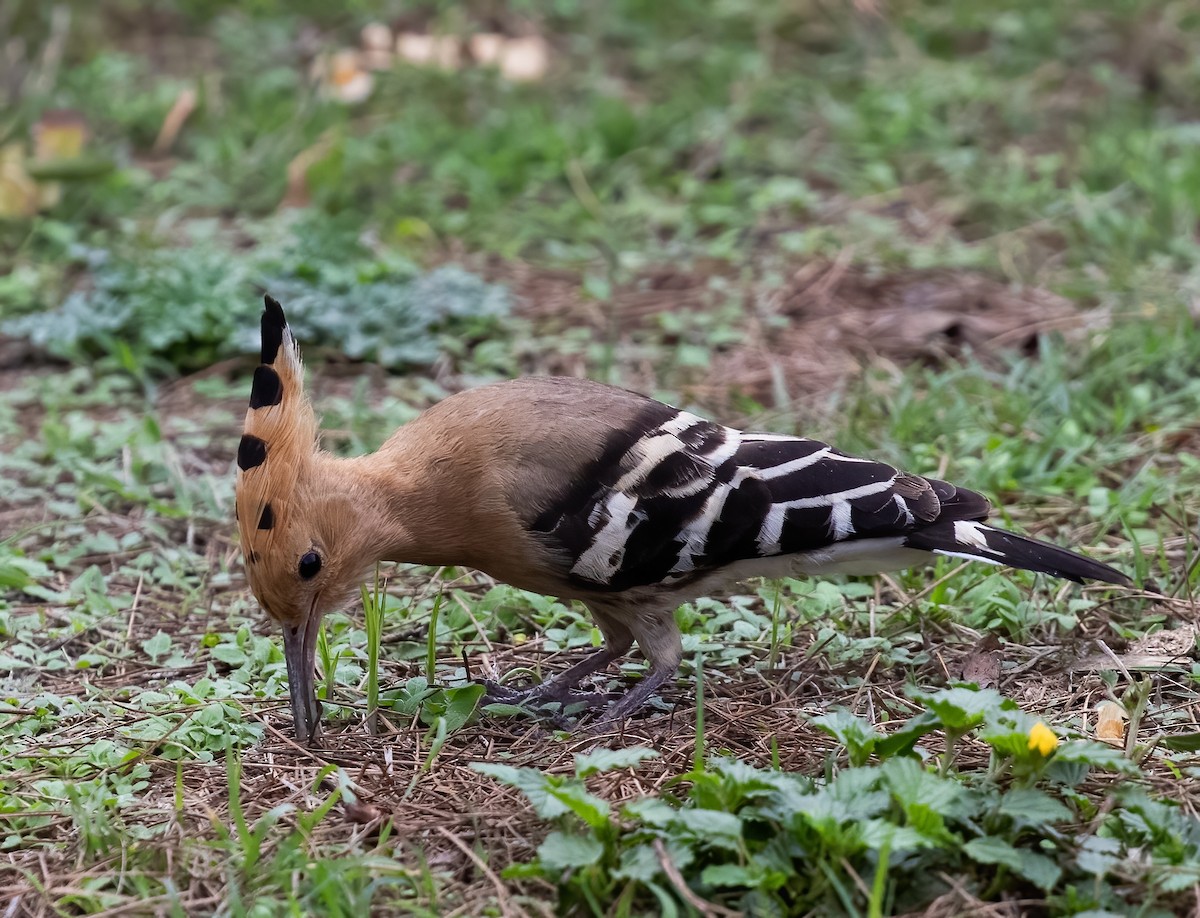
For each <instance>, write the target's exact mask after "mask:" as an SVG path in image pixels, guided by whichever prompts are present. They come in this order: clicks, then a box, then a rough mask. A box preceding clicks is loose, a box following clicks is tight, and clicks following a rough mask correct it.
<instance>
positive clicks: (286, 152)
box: [0, 0, 1200, 369]
mask: <svg viewBox="0 0 1200 918" xmlns="http://www.w3.org/2000/svg"><path fill="white" fill-rule="evenodd" d="M1198 18H1200V10H1198V9H1197V8H1195V6H1194V4H1191V3H1187V2H1160V0H1154V2H1151V0H1115V2H1105V3H1088V2H1069V3H1052V4H1046V3H1035V2H1031V0H1006V2H1002V3H995V4H987V5H980V4H977V3H974V2H968V0H949V2H915V0H909V2H897V3H889V4H882V3H876V2H873V0H861V2H857V3H841V2H830V0H787V2H785V0H772V2H758V0H721V2H716V3H709V2H698V0H697V2H689V0H671V2H644V0H619V2H613V3H606V4H591V3H585V2H582V0H554V2H533V0H527V2H510V3H482V2H480V3H467V4H460V3H449V2H444V3H408V2H405V3H401V2H392V3H388V2H366V0H359V2H349V3H344V4H336V5H332V4H325V3H317V2H309V0H304V2H282V0H279V2H275V0H254V2H246V3H241V2H238V3H235V2H219V0H157V2H133V0H100V2H89V3H59V4H55V3H44V2H35V0H13V2H9V3H7V4H5V5H4V9H3V12H0V30H2V31H3V32H4V33H5V34H7V35H9V36H10V38H9V40H8V42H7V43H6V45H5V49H4V60H3V70H2V75H3V83H2V87H3V92H4V95H5V100H4V101H5V104H4V113H3V115H2V116H0V147H2V148H3V149H4V151H5V154H4V160H3V162H4V163H5V165H4V168H3V173H2V177H0V212H2V213H3V214H4V215H5V217H6V219H5V220H4V222H3V225H2V226H0V274H3V275H4V276H3V278H2V279H0V303H2V304H3V306H2V308H3V311H4V315H5V316H6V317H7V318H8V319H9V320H10V321H6V322H4V324H3V325H0V328H2V329H3V330H4V331H5V332H6V333H8V334H10V335H18V336H23V337H28V338H29V339H30V340H32V341H34V342H36V343H37V344H39V345H41V346H44V347H47V348H49V349H50V350H52V351H54V352H56V353H58V354H60V355H64V356H72V355H77V356H87V355H89V354H95V353H96V352H97V350H100V351H104V350H111V349H112V347H113V346H114V345H113V340H114V339H116V338H122V339H124V341H125V342H126V345H128V346H130V347H132V348H133V349H134V350H135V351H144V352H145V354H146V359H150V357H151V355H154V356H155V357H157V358H160V359H164V358H165V359H166V360H167V361H168V363H171V364H175V365H176V366H178V367H180V368H184V369H192V368H196V367H198V366H202V365H205V364H206V363H208V362H210V361H211V360H212V359H213V358H214V357H216V356H227V355H229V354H231V353H233V352H235V351H236V350H237V349H238V347H241V346H243V345H244V341H238V339H237V338H236V336H235V334H234V329H237V328H242V327H244V326H245V325H246V320H247V319H248V318H249V317H251V316H252V315H253V314H254V312H255V310H256V308H257V307H256V306H255V304H254V300H255V296H254V295H253V294H254V288H255V287H256V286H259V287H261V286H264V285H266V284H267V283H268V282H271V283H275V282H277V281H280V280H284V281H286V282H287V284H288V287H287V289H288V290H289V292H294V293H300V292H302V291H307V292H308V293H310V294H312V295H313V296H316V297H322V296H328V297H333V298H334V300H336V298H337V297H338V296H339V295H341V293H342V292H344V291H346V290H349V289H351V288H353V287H354V286H355V285H357V284H360V283H367V284H370V285H373V286H372V290H373V291H374V293H373V294H372V295H371V296H369V297H367V298H366V299H367V300H369V301H370V302H364V303H363V304H361V308H362V309H364V310H366V311H367V312H378V310H379V309H380V308H382V310H383V311H382V312H378V314H377V315H375V316H374V317H371V318H366V319H364V320H363V321H361V322H358V323H357V326H356V327H355V328H346V329H345V330H344V332H341V333H339V332H338V330H337V329H336V328H335V327H334V326H336V322H334V321H332V320H329V321H326V322H325V326H324V327H323V331H324V332H326V333H328V334H330V335H331V336H332V337H330V338H329V343H330V344H331V345H333V346H336V347H341V348H344V349H345V350H347V352H349V353H351V354H352V355H353V356H364V357H371V358H373V359H383V360H384V361H386V362H390V363H393V364H400V363H404V362H406V361H417V362H421V361H427V360H428V356H429V347H427V346H418V347H417V348H416V350H411V349H408V348H401V349H400V351H397V352H390V351H387V352H385V351H377V350H374V349H372V348H371V347H370V346H369V345H365V344H364V343H363V342H362V340H361V336H362V335H363V334H369V333H370V330H371V329H374V328H377V327H380V323H386V322H387V321H388V320H389V319H390V318H391V317H392V316H393V311H392V310H393V307H394V316H395V319H396V321H397V322H398V323H399V327H402V328H404V329H406V332H405V334H406V335H407V334H413V335H417V336H420V335H421V334H423V332H421V331H419V329H422V328H424V329H427V330H428V329H433V328H438V329H443V330H444V329H446V328H451V329H453V328H454V327H455V326H454V324H453V323H454V321H455V320H454V318H453V316H459V317H463V316H466V315H468V314H470V315H478V316H481V317H488V316H491V317H493V318H494V317H497V316H499V315H500V314H501V313H503V312H504V311H505V309H506V308H507V307H506V306H505V305H504V304H503V303H502V301H503V300H504V294H503V293H499V292H486V291H484V290H483V288H480V289H478V290H475V289H474V288H472V291H473V292H471V293H466V292H465V291H466V288H462V289H459V288H458V287H454V286H453V284H451V287H452V288H453V289H448V291H447V293H446V295H445V297H443V298H442V299H443V303H447V302H449V301H451V300H455V298H456V297H459V296H460V295H461V296H466V297H467V299H468V300H470V298H471V297H475V301H474V302H467V301H466V300H464V301H462V302H458V303H457V304H456V305H454V306H453V308H451V309H450V311H449V313H446V314H445V315H443V314H441V313H439V312H438V311H437V310H434V311H432V312H431V313H430V314H429V315H420V316H418V315H414V309H415V310H416V311H417V312H420V309H421V304H422V303H423V302H424V301H425V298H424V297H423V296H419V297H416V298H415V299H414V298H413V297H412V295H411V292H404V291H406V290H407V289H408V288H407V285H408V284H410V283H412V281H413V280H414V278H415V277H416V276H417V274H418V273H419V272H420V271H421V270H423V269H427V268H429V267H432V266H435V265H438V264H443V263H446V262H448V261H455V262H462V261H463V260H464V259H466V261H467V262H468V263H467V264H466V267H467V268H468V269H473V270H477V271H478V270H482V269H483V267H484V266H486V264H487V258H488V257H494V258H498V259H501V260H505V261H507V262H510V263H511V262H514V261H518V260H519V261H520V262H522V263H530V264H534V265H537V266H541V267H553V268H569V269H571V270H573V271H577V272H579V273H580V275H581V276H582V277H583V280H584V283H585V284H586V289H587V291H588V292H589V293H590V294H592V295H593V296H595V298H597V299H601V300H603V299H605V298H606V296H607V295H608V294H609V293H611V290H612V289H613V287H614V285H617V286H619V285H621V284H623V283H629V282H632V281H634V280H636V279H637V278H638V277H639V276H640V273H641V272H642V271H643V270H644V269H645V268H646V267H647V266H648V265H657V264H671V265H675V266H682V267H683V268H685V269H687V270H697V271H699V272H700V273H702V274H706V273H714V274H715V273H720V272H725V273H732V274H734V275H735V276H740V277H742V278H743V279H745V278H753V279H756V280H758V279H762V278H767V279H768V280H769V279H770V278H772V277H776V276H782V275H783V274H785V273H786V272H788V271H790V270H793V269H794V266H795V265H796V264H799V263H803V262H805V261H810V260H813V259H821V258H837V257H839V253H846V252H847V250H850V257H851V258H852V260H853V262H854V263H855V264H856V265H861V266H863V267H864V268H865V269H867V270H871V271H876V272H894V271H903V270H929V269H932V268H947V269H956V270H957V269H965V268H971V269H978V270H983V271H986V272H989V273H991V274H993V275H996V276H998V277H1001V278H1003V279H1004V280H1005V281H1007V282H1010V283H1017V284H1036V285H1039V286H1044V287H1047V288H1050V289H1053V290H1056V291H1059V292H1062V293H1065V294H1067V295H1068V296H1070V297H1071V298H1072V299H1073V300H1075V301H1076V302H1078V303H1080V304H1081V305H1085V306H1086V305H1095V304H1102V305H1106V306H1109V307H1113V308H1119V309H1120V308H1129V307H1139V306H1140V305H1141V304H1142V303H1143V302H1144V301H1146V300H1148V299H1149V300H1154V301H1167V302H1176V303H1178V302H1181V301H1186V300H1188V299H1189V298H1191V297H1194V296H1195V295H1196V294H1195V291H1196V288H1197V278H1196V272H1195V266H1196V264H1197V258H1196V255H1197V220H1198V216H1200V156H1198V155H1197V145H1198V144H1200V131H1198V130H1197V128H1196V126H1195V124H1196V115H1197V105H1200V103H1198V102H1197V101H1196V100H1197V99H1200V55H1197V53H1196V48H1195V44H1194V42H1193V41H1192V40H1191V39H1192V38H1193V37H1194V36H1195V30H1196V26H1197V20H1198ZM371 24H375V26H377V27H378V26H386V28H387V30H388V43H387V45H386V46H385V47H387V48H388V49H389V50H388V53H387V56H386V58H385V60H384V61H383V62H382V64H378V63H377V64H374V65H372V64H370V63H369V62H368V61H367V60H366V55H365V54H364V51H365V50H367V49H366V48H365V47H364V42H365V39H364V33H363V29H364V27H368V26H370V25H371ZM483 34H487V35H498V36H502V37H503V38H504V39H506V40H517V39H530V38H532V39H534V40H536V41H538V42H539V43H540V46H539V47H540V51H539V53H541V54H544V55H545V59H544V67H543V69H542V71H541V72H539V73H538V74H537V75H536V76H535V77H533V78H524V79H507V78H505V74H504V71H503V69H502V68H498V67H496V66H482V65H480V64H479V62H478V61H475V60H472V52H471V49H472V48H473V47H474V46H473V45H472V44H471V41H472V39H473V37H476V36H479V35H483ZM405 35H416V36H426V37H433V38H435V39H438V40H440V39H441V38H442V37H446V38H452V39H453V40H454V41H455V42H456V43H457V48H458V49H459V50H458V51H456V54H457V55H458V59H457V60H456V61H454V62H453V63H452V64H450V65H449V66H436V65H430V63H429V62H428V61H420V60H417V59H415V58H414V57H413V55H412V54H411V53H409V54H403V53H394V51H393V49H394V47H395V46H394V42H395V40H396V39H397V37H399V36H405ZM338 49H345V50H346V51H349V52H356V53H357V55H358V56H357V58H355V57H354V56H353V54H352V55H351V59H350V61H349V63H346V62H345V61H344V60H343V61H342V62H341V64H339V63H338V62H337V61H335V60H334V59H333V58H332V57H331V53H335V52H336V51H337V50H338ZM338 66H348V67H349V68H350V69H351V70H352V71H354V72H353V73H351V74H349V76H348V77H346V79H348V80H351V81H352V80H353V79H355V78H357V76H359V75H365V76H366V78H367V79H368V80H369V83H370V88H369V90H368V92H367V94H366V95H365V96H364V97H362V98H361V99H354V100H353V101H350V100H349V98H348V97H346V96H344V95H339V91H340V90H341V89H343V88H345V85H349V84H348V83H346V84H343V83H342V82H339V80H342V79H343V77H341V76H338V75H336V74H334V75H333V76H331V72H332V70H335V69H336V67H338ZM173 118H176V119H177V120H176V121H175V122H174V123H173V121H172V119H173ZM64 123H65V127H64ZM73 129H77V130H78V132H79V135H78V136H77V137H76V136H75V135H72V133H71V131H72V130H73ZM56 132H57V136H58V143H59V146H62V145H63V143H64V142H65V144H66V146H67V147H68V148H70V151H69V155H66V156H62V155H56V153H55V150H54V149H53V147H54V143H55V136H56ZM64 137H65V141H64V139H63V138H64ZM42 148H46V149H42ZM60 152H61V151H60ZM306 253H308V254H306ZM312 253H318V259H317V261H319V262H321V263H322V264H320V265H318V266H316V267H314V265H316V264H317V262H316V261H314V260H313V259H312V258H311V257H309V255H311V254H312ZM714 266H728V267H714ZM492 273H493V274H496V272H492ZM501 273H502V272H501ZM333 274H336V275H337V276H336V277H334V276H331V275H333ZM459 280H461V278H459ZM427 283H431V282H427ZM389 285H390V286H389ZM380 303H382V304H384V305H383V306H382V307H380V306H379V304H380ZM485 304H486V305H485ZM328 312H329V315H341V316H343V317H345V320H346V321H347V322H350V321H351V319H350V315H351V310H350V309H348V308H347V309H343V308H341V307H340V306H338V307H337V308H334V309H332V310H329V311H328ZM443 312H444V310H443ZM189 313H190V315H189ZM21 315H25V316H27V318H25V319H18V320H17V321H16V322H13V321H11V319H12V318H13V317H14V316H21ZM447 316H449V317H450V318H449V319H447ZM327 319H328V316H327ZM447 321H449V323H450V324H449V325H447Z"/></svg>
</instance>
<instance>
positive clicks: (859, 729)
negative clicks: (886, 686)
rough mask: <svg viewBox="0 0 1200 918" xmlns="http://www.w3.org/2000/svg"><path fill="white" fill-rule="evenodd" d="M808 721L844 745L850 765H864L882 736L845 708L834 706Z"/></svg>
mask: <svg viewBox="0 0 1200 918" xmlns="http://www.w3.org/2000/svg"><path fill="white" fill-rule="evenodd" d="M809 723H811V724H812V725H813V726H814V727H816V728H817V729H818V730H821V731H822V732H824V733H828V734H829V735H830V736H832V737H833V738H834V739H836V740H837V741H838V742H839V743H841V744H842V745H843V746H845V747H846V753H847V754H848V755H849V757H850V764H851V765H865V764H866V763H867V760H868V759H870V758H871V752H872V751H873V750H874V749H875V744H876V743H877V742H879V740H881V739H882V738H883V737H882V735H881V734H880V733H879V731H877V730H876V729H875V728H874V727H872V726H871V725H870V724H869V723H867V721H866V720H865V719H863V718H861V717H859V716H858V715H856V714H853V713H851V712H850V711H848V710H846V709H845V708H835V709H834V710H832V711H830V712H829V713H828V714H822V715H821V716H819V717H814V718H812V719H811V720H810V721H809Z"/></svg>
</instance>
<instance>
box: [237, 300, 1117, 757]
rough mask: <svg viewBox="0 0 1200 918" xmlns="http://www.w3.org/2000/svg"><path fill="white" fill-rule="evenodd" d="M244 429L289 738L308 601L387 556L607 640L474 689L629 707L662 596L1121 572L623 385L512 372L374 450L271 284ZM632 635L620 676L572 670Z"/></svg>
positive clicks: (306, 716) (247, 484) (302, 692)
mask: <svg viewBox="0 0 1200 918" xmlns="http://www.w3.org/2000/svg"><path fill="white" fill-rule="evenodd" d="M264 303H265V307H264V310H263V314H262V354H261V363H260V364H259V366H258V367H257V368H256V369H255V371H254V377H253V381H252V384H251V389H250V405H249V408H248V410H247V412H246V419H245V424H244V429H243V434H242V437H241V440H240V442H239V444H238V448H237V472H236V477H237V480H236V491H235V515H236V517H237V525H238V529H239V534H240V542H241V548H242V553H243V557H244V563H245V570H246V575H247V579H248V581H249V586H250V589H251V591H252V592H253V594H254V596H255V597H256V598H257V600H258V603H259V604H260V606H261V607H262V609H263V610H264V611H265V612H266V614H267V615H268V616H269V617H270V618H272V619H273V620H274V621H275V622H277V623H278V624H279V625H280V626H281V627H282V630H283V646H284V658H285V661H286V666H287V674H288V684H289V693H290V696H291V698H290V700H291V709H292V714H293V719H294V724H295V730H296V735H297V737H298V738H299V739H300V740H301V741H302V742H305V743H309V744H312V743H315V742H316V741H317V739H318V736H319V729H320V718H321V707H320V704H319V702H318V701H317V698H316V693H315V690H314V662H315V660H314V658H315V650H316V644H317V635H318V633H319V630H320V623H321V620H322V617H323V616H324V615H325V614H326V613H328V612H329V611H331V610H333V609H336V608H339V607H340V606H342V605H343V604H344V603H346V602H347V601H348V600H349V599H350V598H351V597H352V596H353V595H355V594H356V593H357V592H358V590H359V587H360V585H361V584H362V583H363V582H364V580H365V579H366V578H367V576H368V575H369V573H370V572H371V571H372V570H373V569H374V568H375V566H376V565H377V564H378V563H379V562H381V561H396V562H407V563H413V564H424V565H432V566H453V567H462V568H474V569H476V570H478V571H481V572H483V573H484V574H486V575H488V576H490V577H492V578H494V579H495V580H497V581H501V582H504V583H508V584H511V585H512V586H514V587H517V588H519V589H522V590H529V591H534V592H537V593H542V594H546V595H550V596H555V597H558V598H559V599H561V600H578V601H580V602H582V603H583V604H584V605H585V606H586V607H587V609H588V611H589V613H590V615H591V617H592V620H593V621H594V623H595V625H596V626H597V627H598V628H599V630H600V632H601V634H602V635H603V639H604V640H603V644H602V645H601V646H600V647H599V648H596V649H595V650H593V651H592V652H591V653H590V654H588V655H585V656H584V657H583V658H582V659H580V660H579V661H577V662H575V663H574V664H573V665H571V666H570V667H569V668H567V669H566V670H564V671H563V672H561V673H559V674H558V675H556V676H553V677H551V678H549V679H547V680H546V681H544V682H541V683H539V684H536V685H533V686H530V687H528V688H522V689H517V688H511V687H506V686H502V685H499V684H497V683H494V682H488V683H485V684H486V685H487V693H488V694H487V695H486V696H485V697H486V698H487V699H489V700H497V701H507V702H514V701H517V702H523V701H528V702H537V703H545V702H558V703H560V704H564V705H566V704H569V703H571V702H573V701H576V700H579V701H581V702H583V704H584V705H585V706H591V705H600V704H603V705H604V706H605V709H604V711H603V712H602V715H601V718H600V723H602V724H612V723H615V722H618V721H622V720H624V719H625V718H627V717H628V716H629V715H630V714H632V713H633V712H635V711H636V710H637V709H638V708H639V707H641V706H642V705H643V703H645V702H646V701H647V700H648V699H649V698H650V697H651V696H652V695H653V694H654V693H655V692H656V691H658V689H659V688H660V687H661V686H662V685H663V684H664V683H665V682H666V681H667V680H669V679H670V678H672V676H673V675H674V674H675V672H676V671H677V669H678V667H679V664H680V662H681V660H682V656H683V651H682V645H681V639H680V632H679V628H678V627H677V625H676V623H675V618H674V612H675V610H676V609H677V608H678V607H679V606H680V605H681V604H683V603H685V602H688V601H691V600H693V599H696V598H699V597H703V596H707V595H710V594H712V593H713V592H715V591H717V590H718V589H720V588H722V587H725V586H728V585H731V584H733V583H736V582H739V581H743V580H746V579H750V578H755V577H782V576H802V575H817V576H819V575H825V574H830V573H845V574H858V575H867V574H875V573H879V572H883V571H890V570H898V569H903V568H907V567H912V566H915V565H920V564H923V563H928V562H930V561H932V560H934V559H935V558H936V556H945V557H950V558H961V559H967V560H971V561H980V562H983V563H985V564H991V565H1005V566H1010V567H1014V568H1024V569H1026V570H1030V571H1037V572H1040V573H1044V574H1049V575H1051V576H1054V577H1060V578H1065V579H1067V580H1073V581H1076V582H1080V583H1082V582H1084V581H1089V580H1095V581H1101V582H1104V583H1109V584H1115V585H1118V586H1131V585H1132V581H1131V579H1130V578H1129V577H1127V576H1126V575H1125V574H1123V573H1121V572H1120V571H1119V570H1116V569H1115V568H1113V567H1110V566H1108V565H1106V564H1102V563H1100V562H1098V561H1095V560H1092V559H1090V558H1087V557H1084V556H1083V555H1080V554H1077V553H1075V552H1073V551H1069V550H1067V549H1064V548H1059V547H1057V546H1055V545H1051V544H1049V543H1047V542H1044V541H1040V540H1038V539H1033V538H1028V537H1025V536H1021V535H1018V534H1016V533H1013V532H1008V531H1005V530H1003V529H999V528H996V527H994V526H991V525H989V524H988V523H987V522H986V520H987V518H988V516H989V514H990V512H991V509H992V507H991V503H990V502H989V500H988V499H987V498H986V497H984V496H983V495H981V494H979V493H976V492H975V491H971V490H968V489H967V488H963V487H958V486H956V485H953V484H950V483H949V482H946V481H942V480H939V479H937V478H930V477H925V476H922V475H916V474H911V473H909V472H905V471H902V470H900V469H898V468H895V467H893V466H892V465H890V464H888V463H885V462H879V461H875V460H872V459H868V458H862V457H858V456H852V455H848V454H846V453H843V452H840V451H838V450H837V449H835V448H833V447H832V446H830V445H828V444H826V443H823V442H821V441H819V440H815V439H808V438H805V437H797V436H788V435H784V434H774V433H765V432H746V431H740V430H736V429H734V428H732V427H727V426H724V425H721V424H718V423H715V422H713V421H710V420H706V419H705V418H702V417H700V416H699V415H697V414H694V413H692V412H689V411H685V410H681V409H679V408H675V407H672V406H670V405H667V404H664V403H663V402H660V401H656V400H654V399H652V398H649V397H647V396H645V395H642V394H639V393H637V392H633V391H630V390H627V389H622V388H617V387H614V386H610V385H605V384H602V383H599V382H593V381H589V380H586V379H578V378H569V377H553V376H545V377H524V378H518V379H512V380H508V381H504V382H498V383H493V384H489V385H484V386H480V387H478V388H474V389H469V390H466V391H463V392H459V393H457V394H454V395H451V396H449V397H447V398H445V399H443V400H441V401H439V402H437V403H436V404H434V405H433V406H432V407H430V408H428V409H427V410H425V411H424V412H423V413H421V414H419V415H418V416H417V417H416V418H415V419H413V420H411V421H409V422H408V423H406V424H404V425H403V426H401V427H400V428H399V429H398V430H396V432H395V433H394V434H392V436H391V437H390V438H389V439H388V440H387V441H386V442H384V444H383V445H382V446H381V447H380V448H379V449H378V450H377V451H376V452H374V453H371V454H368V455H362V456H357V457H352V458H339V457H335V456H333V455H331V454H330V453H328V452H326V451H323V450H322V449H321V447H320V442H319V433H318V423H317V417H316V414H315V411H314V408H313V405H312V403H311V402H310V400H309V398H308V396H307V395H306V393H305V388H304V371H303V366H302V364H301V360H300V351H299V347H298V345H297V342H296V338H295V336H294V334H293V333H292V330H291V329H290V328H289V326H288V322H287V318H286V316H285V314H284V310H283V307H282V306H281V305H280V303H279V302H278V301H277V300H275V299H273V298H272V297H271V296H269V295H267V296H265V297H264ZM635 643H636V644H637V645H638V647H639V649H640V650H641V652H642V654H643V656H644V657H645V658H646V660H647V662H648V663H649V669H648V671H647V673H646V674H645V675H644V676H643V677H642V678H641V680H640V681H639V682H637V683H636V684H635V685H634V686H633V687H631V688H629V689H628V690H627V691H625V692H624V693H623V694H621V695H620V696H619V697H616V698H612V697H611V696H609V695H607V694H601V693H585V692H579V691H576V690H575V689H576V686H577V685H578V684H579V682H580V681H581V680H582V679H584V678H585V677H587V676H589V675H591V674H593V673H598V672H600V671H602V670H603V669H604V668H605V667H607V666H608V665H609V664H610V663H612V662H614V661H616V660H619V659H620V658H622V657H623V656H624V655H625V654H626V652H627V651H629V650H630V648H631V647H632V646H633V645H634V644H635Z"/></svg>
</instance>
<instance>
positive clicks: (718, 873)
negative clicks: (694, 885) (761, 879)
mask: <svg viewBox="0 0 1200 918" xmlns="http://www.w3.org/2000/svg"><path fill="white" fill-rule="evenodd" d="M757 874H758V871H756V870H752V869H751V868H749V867H743V866H741V865H740V864H712V865H710V866H708V867H705V868H704V870H702V871H701V872H700V882H701V883H705V884H707V885H709V886H753V885H755V882H756V880H757Z"/></svg>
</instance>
